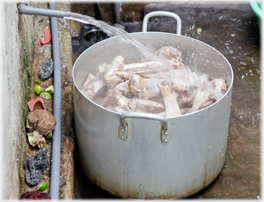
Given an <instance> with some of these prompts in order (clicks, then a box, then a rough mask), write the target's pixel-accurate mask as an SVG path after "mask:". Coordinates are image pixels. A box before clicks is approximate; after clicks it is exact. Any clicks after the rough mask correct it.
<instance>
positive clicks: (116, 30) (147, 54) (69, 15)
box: [64, 12, 172, 68]
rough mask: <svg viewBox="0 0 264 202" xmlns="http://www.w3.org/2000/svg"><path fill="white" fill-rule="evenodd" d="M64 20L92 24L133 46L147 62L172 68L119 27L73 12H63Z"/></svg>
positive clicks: (149, 48) (150, 48)
mask: <svg viewBox="0 0 264 202" xmlns="http://www.w3.org/2000/svg"><path fill="white" fill-rule="evenodd" d="M64 18H65V19H69V20H75V21H78V22H81V23H84V24H92V25H94V26H97V27H100V29H101V30H102V31H103V32H105V33H106V34H107V35H108V36H110V37H113V36H120V37H119V40H121V41H123V42H125V43H130V44H132V45H134V46H135V47H136V48H137V49H138V50H139V52H140V53H141V54H142V55H143V56H144V58H145V59H146V60H147V61H159V62H161V63H162V64H164V65H166V66H168V67H169V68H172V65H171V64H170V63H169V62H168V61H167V60H165V59H164V58H162V57H159V56H157V55H154V54H153V52H154V51H155V49H154V48H153V47H151V46H148V47H146V46H144V45H143V44H141V43H140V42H139V41H137V40H136V39H134V38H133V37H132V36H131V35H130V34H129V33H127V32H126V31H124V30H123V29H122V28H121V25H116V26H115V27H114V26H111V25H109V24H108V23H106V22H104V21H100V20H96V19H95V18H93V17H90V16H87V15H82V14H79V13H74V12H65V15H64Z"/></svg>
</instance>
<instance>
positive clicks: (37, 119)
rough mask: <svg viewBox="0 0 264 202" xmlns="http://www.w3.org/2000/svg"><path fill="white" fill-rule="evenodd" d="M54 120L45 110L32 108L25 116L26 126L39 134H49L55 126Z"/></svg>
mask: <svg viewBox="0 0 264 202" xmlns="http://www.w3.org/2000/svg"><path fill="white" fill-rule="evenodd" d="M55 125H56V120H55V118H54V116H53V114H52V113H50V112H49V111H47V110H43V109H38V110H33V111H31V112H29V113H28V115H27V116H26V127H27V128H28V129H31V130H33V131H38V132H39V133H40V134H41V135H47V134H49V133H50V132H51V131H52V130H53V129H54V127H55Z"/></svg>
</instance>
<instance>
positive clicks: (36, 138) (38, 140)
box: [27, 130, 46, 148]
mask: <svg viewBox="0 0 264 202" xmlns="http://www.w3.org/2000/svg"><path fill="white" fill-rule="evenodd" d="M27 136H28V141H29V144H30V145H31V146H33V147H35V146H38V148H43V147H44V146H45V145H46V141H45V138H44V137H43V136H42V135H40V134H39V132H38V131H35V130H34V131H33V132H31V133H27Z"/></svg>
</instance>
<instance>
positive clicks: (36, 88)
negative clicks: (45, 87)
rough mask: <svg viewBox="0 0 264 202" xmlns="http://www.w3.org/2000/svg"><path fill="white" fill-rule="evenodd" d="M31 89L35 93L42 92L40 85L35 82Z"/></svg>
mask: <svg viewBox="0 0 264 202" xmlns="http://www.w3.org/2000/svg"><path fill="white" fill-rule="evenodd" d="M33 90H34V91H35V93H36V94H37V95H40V93H42V88H41V87H40V85H38V84H36V85H35V86H34V88H33Z"/></svg>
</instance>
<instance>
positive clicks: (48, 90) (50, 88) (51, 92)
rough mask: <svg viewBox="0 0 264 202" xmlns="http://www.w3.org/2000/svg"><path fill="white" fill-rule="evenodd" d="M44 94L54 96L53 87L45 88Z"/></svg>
mask: <svg viewBox="0 0 264 202" xmlns="http://www.w3.org/2000/svg"><path fill="white" fill-rule="evenodd" d="M45 92H47V93H49V94H51V95H52V94H54V86H53V85H51V86H49V87H48V88H46V90H45Z"/></svg>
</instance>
